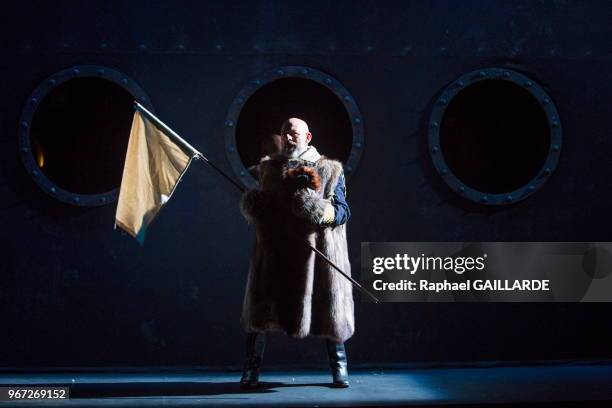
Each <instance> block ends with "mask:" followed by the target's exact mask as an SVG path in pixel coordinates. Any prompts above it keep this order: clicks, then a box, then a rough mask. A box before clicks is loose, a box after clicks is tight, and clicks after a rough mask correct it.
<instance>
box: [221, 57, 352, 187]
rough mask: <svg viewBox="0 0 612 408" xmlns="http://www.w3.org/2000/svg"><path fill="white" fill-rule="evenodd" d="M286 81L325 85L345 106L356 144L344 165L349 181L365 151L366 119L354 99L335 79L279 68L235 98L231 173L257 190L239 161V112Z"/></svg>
mask: <svg viewBox="0 0 612 408" xmlns="http://www.w3.org/2000/svg"><path fill="white" fill-rule="evenodd" d="M285 78H303V79H309V80H312V81H314V82H316V83H318V84H320V85H323V86H324V87H326V88H327V89H329V90H330V91H332V92H333V93H334V94H335V95H336V97H337V98H338V99H339V101H340V102H341V103H342V104H343V106H344V108H345V110H346V113H347V115H348V117H349V120H350V121H351V129H352V132H353V137H352V139H353V141H352V145H351V151H350V153H349V157H348V160H347V161H346V163H344V172H345V175H346V179H347V180H349V179H350V178H351V176H352V175H353V174H354V173H355V170H356V169H357V165H358V163H359V160H360V159H361V155H362V152H363V148H364V125H363V117H362V116H361V113H360V111H359V107H358V106H357V102H356V101H355V98H353V96H352V95H351V94H350V92H349V91H348V90H347V89H346V88H345V87H344V86H343V85H342V84H341V83H340V81H338V80H337V79H336V78H334V77H332V76H331V75H329V74H326V73H324V72H322V71H319V70H317V69H314V68H311V67H306V66H298V65H290V66H282V67H277V68H274V69H271V70H268V71H266V72H264V73H263V74H262V75H259V76H258V77H257V78H255V79H253V80H251V81H249V83H248V84H247V85H245V86H244V87H243V88H242V89H241V90H240V91H239V92H238V94H237V95H236V97H235V98H234V100H233V101H232V103H231V104H230V107H229V109H228V112H227V116H226V119H225V126H224V127H225V153H226V156H227V159H228V160H229V162H230V165H231V167H232V170H233V171H234V173H235V174H236V176H237V177H238V179H239V180H240V182H241V183H242V184H243V185H244V186H245V187H247V188H255V187H256V186H257V181H256V180H255V178H253V176H252V175H251V174H250V173H249V171H248V170H247V168H246V167H245V165H244V164H243V163H242V160H241V159H240V154H239V152H238V148H237V139H236V125H237V123H238V120H239V118H240V112H241V111H242V109H243V108H244V106H245V104H246V103H247V101H248V100H249V98H250V97H251V96H252V95H253V94H254V93H255V92H257V91H258V90H259V89H261V88H262V87H264V86H266V85H268V84H269V83H271V82H273V81H276V80H279V79H285Z"/></svg>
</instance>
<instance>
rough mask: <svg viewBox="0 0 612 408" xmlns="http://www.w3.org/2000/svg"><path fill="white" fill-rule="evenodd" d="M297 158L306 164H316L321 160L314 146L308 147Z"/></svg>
mask: <svg viewBox="0 0 612 408" xmlns="http://www.w3.org/2000/svg"><path fill="white" fill-rule="evenodd" d="M297 158H298V159H302V160H305V161H307V162H311V163H316V162H318V161H319V159H320V158H321V155H320V154H319V152H318V151H317V149H316V148H315V147H314V146H308V148H307V149H306V150H304V151H303V152H302V154H300V155H299V156H298V157H297Z"/></svg>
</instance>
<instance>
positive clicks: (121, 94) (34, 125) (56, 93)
mask: <svg viewBox="0 0 612 408" xmlns="http://www.w3.org/2000/svg"><path fill="white" fill-rule="evenodd" d="M135 100H138V101H139V102H140V103H142V104H144V105H149V103H148V101H149V99H148V98H147V97H146V95H145V94H144V92H143V91H142V89H141V88H140V87H139V86H138V85H136V83H135V82H134V81H133V80H132V79H131V78H129V77H127V76H126V75H123V74H121V73H119V72H117V71H114V70H112V69H109V68H106V67H99V66H79V67H73V68H70V69H68V70H64V71H61V72H59V73H57V74H55V75H53V76H52V77H50V78H49V79H47V80H46V81H44V82H43V83H42V84H41V85H39V86H38V88H37V89H36V90H35V91H34V92H33V93H32V95H31V96H30V98H29V100H28V103H27V104H26V107H25V108H24V111H23V113H22V116H21V125H20V128H21V129H20V133H19V145H20V149H21V153H22V156H21V157H22V159H23V162H24V164H25V166H26V168H27V170H28V172H29V174H30V175H31V176H32V178H33V179H34V180H35V181H36V183H37V184H38V185H39V186H40V187H41V188H42V189H43V190H44V191H45V192H46V193H48V194H50V195H51V196H53V197H55V198H56V199H58V200H60V201H64V202H67V203H71V204H76V205H82V206H92V205H103V204H107V203H109V202H113V201H115V200H116V198H117V195H118V188H119V186H120V184H121V175H122V171H123V163H124V160H125V152H126V149H127V143H128V140H129V134H130V129H131V125H132V118H133V114H134V101H135Z"/></svg>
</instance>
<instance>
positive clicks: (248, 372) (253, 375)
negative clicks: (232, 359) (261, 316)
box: [240, 333, 266, 389]
mask: <svg viewBox="0 0 612 408" xmlns="http://www.w3.org/2000/svg"><path fill="white" fill-rule="evenodd" d="M265 348H266V334H265V333H249V334H248V335H247V343H246V358H245V359H244V367H243V371H242V378H241V379H240V388H242V389H249V388H255V387H257V385H258V384H259V370H260V369H261V362H262V361H263V354H264V349H265Z"/></svg>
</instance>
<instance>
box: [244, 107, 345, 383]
mask: <svg viewBox="0 0 612 408" xmlns="http://www.w3.org/2000/svg"><path fill="white" fill-rule="evenodd" d="M281 138H282V139H281V145H282V152H281V154H280V155H273V156H267V157H264V158H263V159H262V160H261V162H260V164H259V165H258V166H257V174H258V179H259V188H257V189H254V190H251V191H249V192H247V193H245V194H244V195H243V197H242V199H241V202H240V207H241V211H242V213H243V215H244V217H245V218H246V219H247V221H248V222H249V223H251V224H254V225H255V227H256V236H255V247H254V251H253V255H252V257H251V263H250V268H249V274H248V279H247V285H246V290H245V294H244V302H243V310H242V317H241V323H242V326H243V328H244V329H245V331H246V332H247V333H248V336H247V357H246V360H245V365H244V372H243V375H242V379H241V381H240V383H241V386H242V387H243V388H253V387H256V386H257V384H258V381H259V370H260V367H261V362H262V359H263V352H264V347H265V339H266V337H265V336H266V334H265V332H266V331H283V332H285V333H287V334H288V335H290V336H292V337H296V338H303V337H306V336H308V335H313V336H318V337H322V338H324V339H325V343H326V347H327V354H328V357H329V362H330V367H331V371H332V377H333V385H334V386H336V387H348V385H349V382H348V372H347V358H346V351H345V348H344V342H345V341H346V340H347V339H349V338H350V337H351V336H352V335H353V333H354V331H355V318H354V305H353V294H352V286H351V282H350V281H349V280H347V279H346V278H345V277H343V276H342V275H341V274H339V273H338V272H337V271H335V270H334V269H333V268H332V267H331V266H329V265H328V264H327V263H326V262H324V261H322V260H321V259H320V258H318V257H316V256H315V253H314V252H313V251H312V249H310V248H309V247H308V245H306V244H310V245H312V246H314V247H316V248H317V249H318V250H320V251H321V252H322V253H323V254H324V255H325V256H327V258H328V259H330V260H331V261H332V262H333V263H335V264H336V265H337V266H338V267H340V269H342V270H343V271H344V272H345V273H347V274H350V263H349V257H348V249H347V242H346V226H345V224H346V222H347V220H348V219H349V217H350V210H349V207H348V204H347V202H346V186H345V179H344V174H343V170H342V164H341V163H340V162H338V161H335V160H331V159H328V158H326V157H324V156H321V155H320V154H319V153H318V152H317V149H316V148H315V147H314V146H309V143H310V141H311V140H312V134H311V133H310V131H309V129H308V125H307V124H306V122H304V121H303V120H301V119H298V118H291V119H288V120H287V121H286V122H285V123H284V124H283V126H282V129H281Z"/></svg>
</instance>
